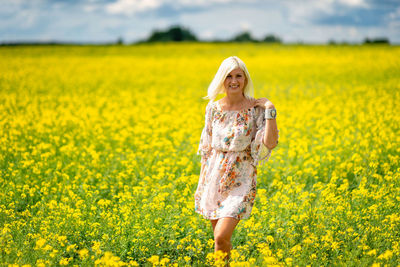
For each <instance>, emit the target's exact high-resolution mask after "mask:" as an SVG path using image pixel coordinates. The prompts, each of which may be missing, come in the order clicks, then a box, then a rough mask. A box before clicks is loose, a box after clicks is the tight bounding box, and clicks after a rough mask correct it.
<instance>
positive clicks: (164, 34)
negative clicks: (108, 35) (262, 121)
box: [0, 25, 390, 45]
mask: <svg viewBox="0 0 400 267" xmlns="http://www.w3.org/2000/svg"><path fill="white" fill-rule="evenodd" d="M157 42H213V43H237V42H252V43H276V44H281V43H283V42H282V39H281V38H280V37H278V36H276V35H274V34H268V35H266V36H265V37H264V38H262V39H256V38H254V37H253V36H252V35H251V33H250V32H249V31H243V32H241V33H238V34H236V35H235V36H233V37H232V38H230V39H227V40H221V39H214V40H208V41H204V40H199V38H197V37H196V35H195V34H194V33H193V32H191V31H190V30H189V29H188V28H185V27H182V26H179V25H174V26H171V27H170V28H168V29H166V30H153V31H152V33H151V35H150V36H149V37H148V38H146V39H144V40H139V41H137V42H134V43H131V44H141V43H157ZM298 43H299V44H304V42H302V41H299V42H298ZM327 43H328V44H329V45H336V44H349V43H348V42H345V41H344V42H337V41H335V40H333V39H331V40H329V41H328V42H327ZM70 44H71V45H85V43H79V42H76V43H65V42H57V41H52V42H3V43H0V45H70ZM115 44H117V45H123V44H125V42H124V40H123V38H122V37H119V38H118V39H117V41H116V42H110V43H103V44H102V45H115ZM363 44H390V41H389V39H388V38H386V37H382V38H369V37H366V38H365V39H364V41H363Z"/></svg>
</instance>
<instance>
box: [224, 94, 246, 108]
mask: <svg viewBox="0 0 400 267" xmlns="http://www.w3.org/2000/svg"><path fill="white" fill-rule="evenodd" d="M224 98H225V101H224V102H225V104H226V105H228V106H229V107H235V106H240V105H242V104H241V103H243V101H245V100H246V97H245V96H244V94H241V95H239V94H238V95H226V96H225V97H224Z"/></svg>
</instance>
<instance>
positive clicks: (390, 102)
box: [0, 43, 400, 266]
mask: <svg viewBox="0 0 400 267" xmlns="http://www.w3.org/2000/svg"><path fill="white" fill-rule="evenodd" d="M231 55H236V56H238V57H240V58H241V59H242V60H244V62H245V63H246V65H247V67H248V69H249V71H250V74H251V77H252V79H253V82H254V85H255V93H256V95H255V96H256V97H266V98H268V99H270V100H271V101H272V102H273V103H274V105H275V107H276V108H277V111H278V117H277V123H278V128H279V130H280V132H279V134H280V139H279V145H278V146H277V147H276V148H275V149H274V150H273V152H272V156H271V158H270V160H269V162H267V163H265V164H263V165H261V166H259V167H258V181H257V197H256V201H255V206H254V208H253V211H252V215H251V217H250V218H249V219H248V220H243V221H241V222H240V223H239V224H238V226H237V228H236V229H235V232H234V235H233V238H232V243H233V247H234V249H233V250H232V252H231V253H232V254H231V266H269V265H275V266H306V265H310V266H332V265H333V266H337V265H340V266H398V265H397V264H398V262H399V261H400V234H399V233H400V205H399V204H400V162H399V160H400V146H399V144H400V112H399V110H400V109H399V103H400V75H399V74H400V64H399V62H400V48H399V47H396V46H357V45H355V46H311V45H310V46H295V45H287V46H281V45H264V44H190V43H188V44H167V45H161V44H160V45H158V44H157V45H137V46H104V47H101V46H76V47H73V46H48V47H46V46H37V47H29V46H21V47H0V61H1V62H2V64H0V150H1V151H0V185H1V190H0V226H1V229H0V247H1V252H0V264H1V265H2V266H4V265H5V266H60V265H67V266H93V265H96V266H212V265H220V263H219V262H215V261H214V260H213V259H214V255H213V251H214V244H213V234H212V228H211V224H210V222H209V221H207V220H205V219H203V218H202V217H201V216H200V215H199V214H197V213H195V212H194V192H195V190H196V186H197V182H198V177H199V172H200V158H199V156H198V155H196V151H197V147H198V143H199V141H200V134H201V130H202V128H203V126H204V113H205V107H206V105H207V101H206V100H204V99H202V97H203V96H205V95H206V89H207V87H208V85H209V83H210V82H211V80H212V78H213V77H214V75H215V73H216V71H217V69H218V67H219V65H220V63H221V62H222V60H223V59H225V58H227V57H229V56H231ZM221 97H222V95H221Z"/></svg>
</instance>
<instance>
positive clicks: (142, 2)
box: [105, 0, 163, 15]
mask: <svg viewBox="0 0 400 267" xmlns="http://www.w3.org/2000/svg"><path fill="white" fill-rule="evenodd" d="M162 2H163V1H159V0H118V1H117V2H115V3H111V4H108V5H106V7H105V8H106V11H107V12H108V13H110V14H125V15H132V14H135V13H137V12H144V11H147V10H152V9H155V8H158V7H160V6H161V4H162Z"/></svg>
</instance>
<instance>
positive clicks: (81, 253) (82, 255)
mask: <svg viewBox="0 0 400 267" xmlns="http://www.w3.org/2000/svg"><path fill="white" fill-rule="evenodd" d="M78 254H79V258H81V259H82V260H84V259H86V258H87V257H88V256H89V250H88V249H86V248H83V249H81V250H79V251H78Z"/></svg>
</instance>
